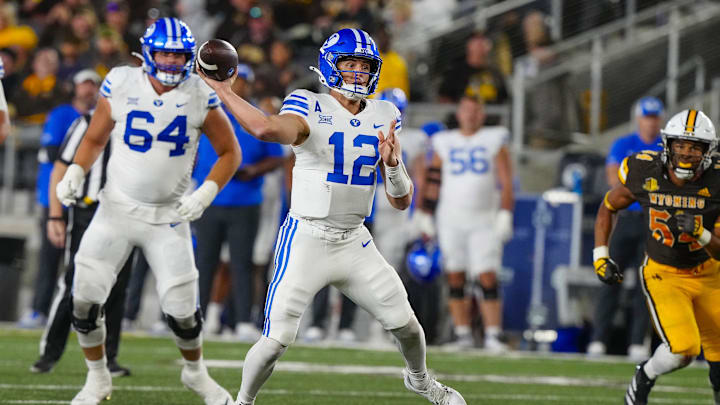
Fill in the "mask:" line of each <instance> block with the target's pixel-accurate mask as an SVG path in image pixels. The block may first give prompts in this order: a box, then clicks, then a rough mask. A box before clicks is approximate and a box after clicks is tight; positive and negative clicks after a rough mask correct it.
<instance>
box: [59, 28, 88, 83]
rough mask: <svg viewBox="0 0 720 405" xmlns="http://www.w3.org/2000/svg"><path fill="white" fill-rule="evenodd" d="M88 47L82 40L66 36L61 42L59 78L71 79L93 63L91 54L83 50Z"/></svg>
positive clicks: (61, 79)
mask: <svg viewBox="0 0 720 405" xmlns="http://www.w3.org/2000/svg"><path fill="white" fill-rule="evenodd" d="M85 48H87V45H85V44H84V43H83V42H82V41H80V40H78V39H75V38H74V37H71V36H66V37H64V38H63V40H62V42H61V43H60V66H59V68H58V73H57V78H58V80H60V81H61V82H63V83H65V81H70V79H71V78H72V77H73V75H74V74H75V73H77V72H79V71H80V70H82V69H83V68H86V67H88V66H90V65H91V58H90V54H89V53H87V52H83V49H85Z"/></svg>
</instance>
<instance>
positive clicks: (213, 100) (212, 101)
mask: <svg viewBox="0 0 720 405" xmlns="http://www.w3.org/2000/svg"><path fill="white" fill-rule="evenodd" d="M208 87H210V86H208ZM207 100H208V101H207V108H208V110H209V109H212V108H217V107H220V97H218V96H217V93H215V91H213V90H210V92H209V93H208V95H207Z"/></svg>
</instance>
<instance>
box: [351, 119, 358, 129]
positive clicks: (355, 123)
mask: <svg viewBox="0 0 720 405" xmlns="http://www.w3.org/2000/svg"><path fill="white" fill-rule="evenodd" d="M350 125H352V126H354V127H359V126H360V120H359V119H357V118H353V119H351V120H350Z"/></svg>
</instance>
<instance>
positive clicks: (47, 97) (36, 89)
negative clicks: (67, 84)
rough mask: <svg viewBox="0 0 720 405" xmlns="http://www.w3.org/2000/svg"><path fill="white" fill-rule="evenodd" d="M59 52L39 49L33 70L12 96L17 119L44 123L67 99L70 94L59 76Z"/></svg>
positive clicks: (50, 49)
mask: <svg viewBox="0 0 720 405" xmlns="http://www.w3.org/2000/svg"><path fill="white" fill-rule="evenodd" d="M58 63H59V61H58V54H57V51H56V50H54V49H52V48H43V49H40V50H38V51H37V53H36V54H35V57H34V58H33V63H32V73H31V74H30V75H28V76H27V77H26V78H25V80H23V82H22V84H21V85H20V88H18V89H17V90H16V91H15V94H14V95H13V96H12V101H13V104H14V105H15V108H16V109H17V116H18V119H19V120H20V121H22V122H25V123H27V124H41V123H43V122H44V121H45V116H46V115H47V113H48V111H50V110H51V109H52V108H53V107H55V106H57V105H58V104H60V103H62V102H63V101H65V100H66V99H67V93H66V91H65V89H64V88H63V86H62V85H61V83H60V82H59V80H58V78H57V71H58Z"/></svg>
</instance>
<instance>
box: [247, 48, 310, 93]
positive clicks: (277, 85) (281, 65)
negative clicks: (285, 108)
mask: <svg viewBox="0 0 720 405" xmlns="http://www.w3.org/2000/svg"><path fill="white" fill-rule="evenodd" d="M292 57H293V53H292V49H291V48H290V45H289V44H288V43H287V42H284V41H275V42H273V43H272V45H271V47H270V54H269V63H265V64H264V65H263V66H262V67H261V68H260V69H259V71H258V78H259V80H258V81H257V82H256V83H255V88H254V92H255V94H263V95H269V96H274V97H284V96H285V94H287V89H288V86H289V85H290V83H292V82H293V81H294V80H295V79H297V78H298V76H299V73H298V70H297V69H296V67H295V65H293V64H292V63H291V62H292Z"/></svg>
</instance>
